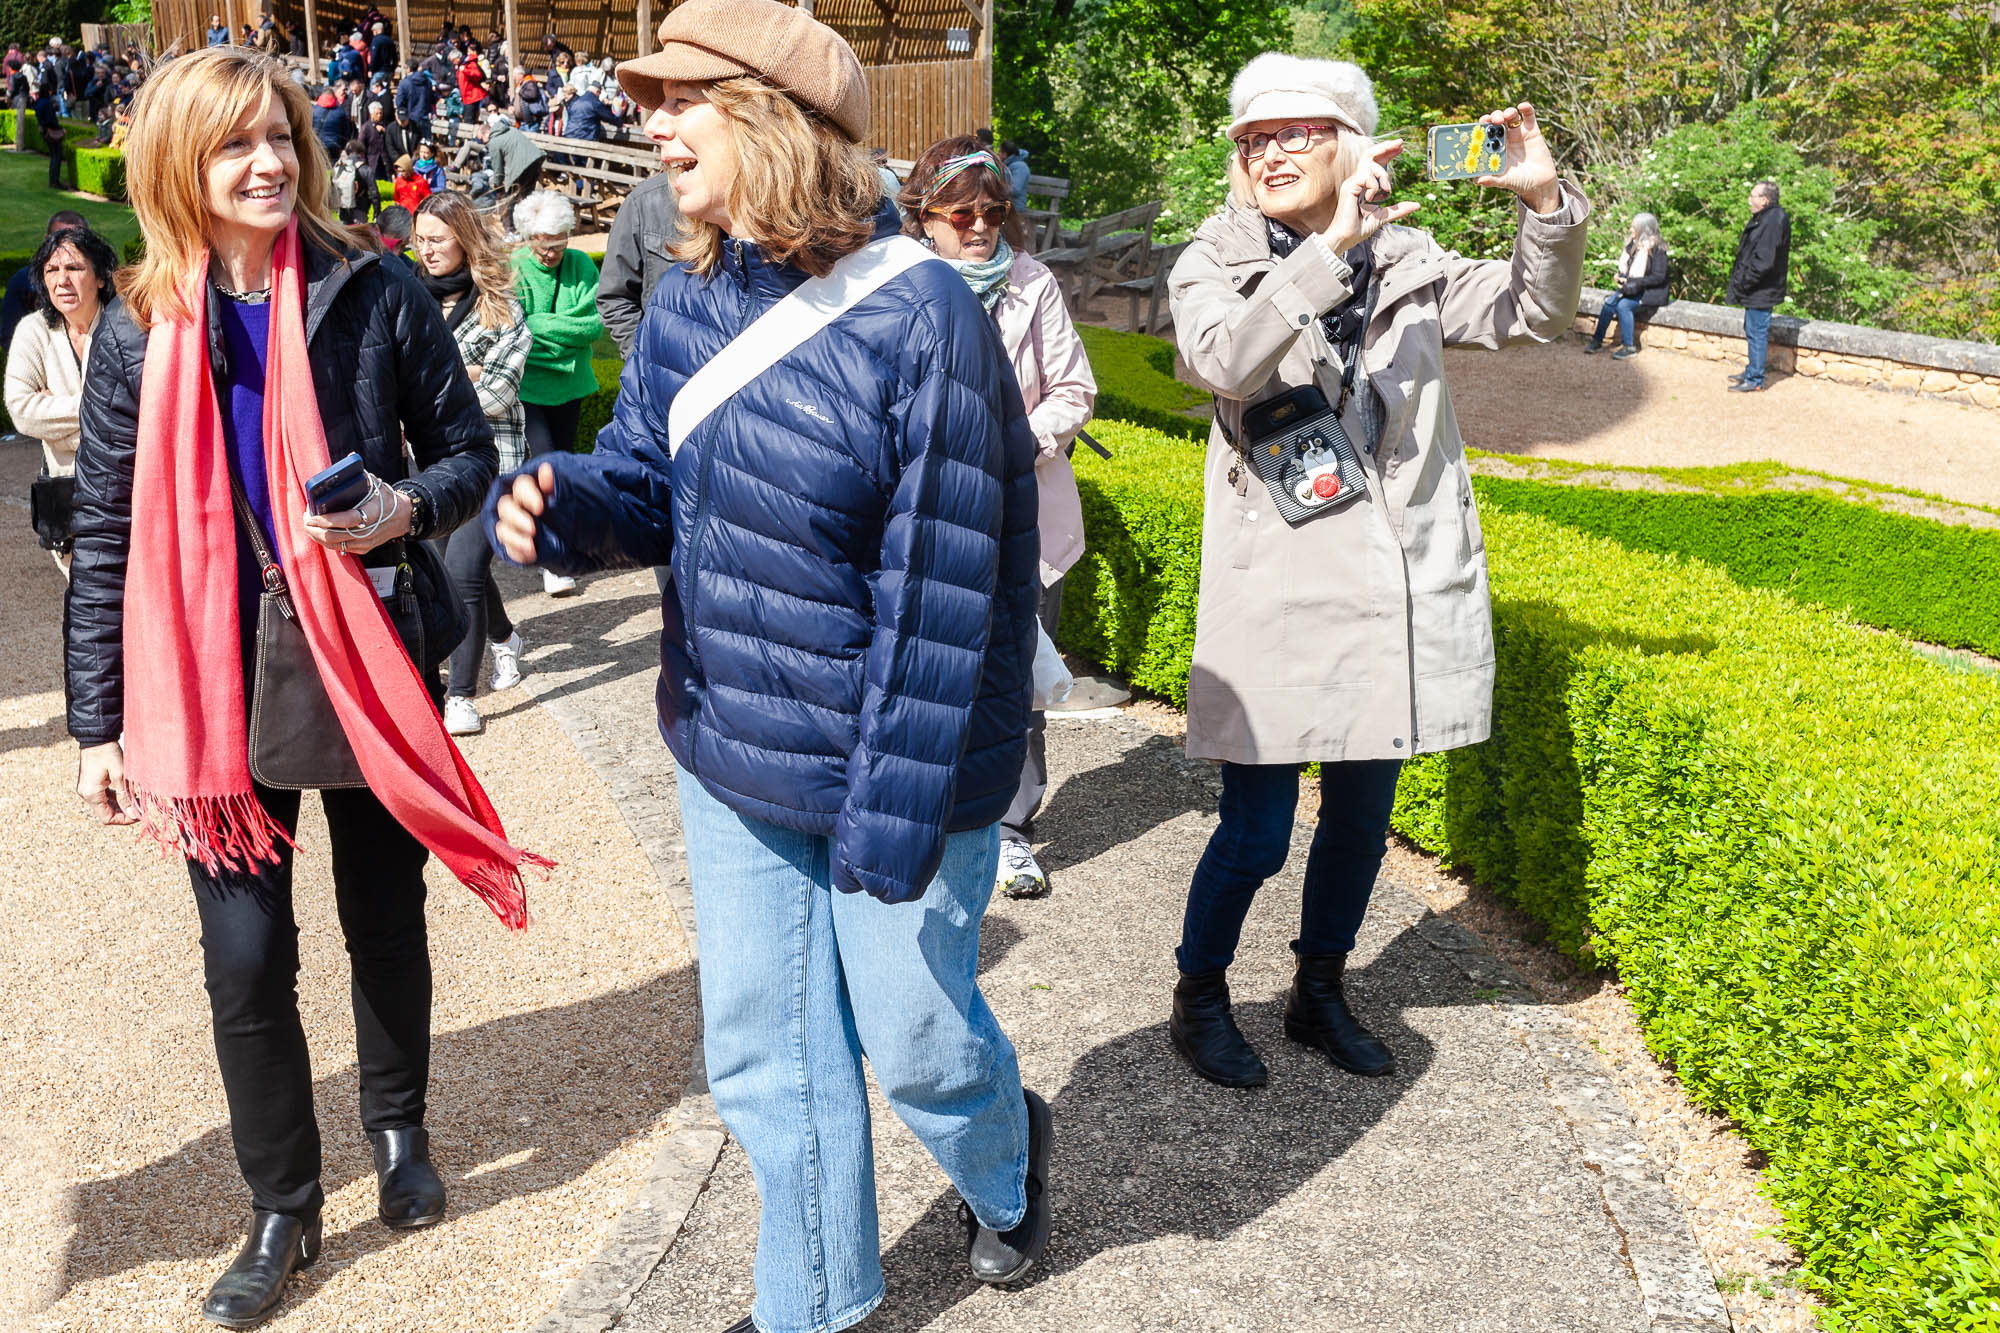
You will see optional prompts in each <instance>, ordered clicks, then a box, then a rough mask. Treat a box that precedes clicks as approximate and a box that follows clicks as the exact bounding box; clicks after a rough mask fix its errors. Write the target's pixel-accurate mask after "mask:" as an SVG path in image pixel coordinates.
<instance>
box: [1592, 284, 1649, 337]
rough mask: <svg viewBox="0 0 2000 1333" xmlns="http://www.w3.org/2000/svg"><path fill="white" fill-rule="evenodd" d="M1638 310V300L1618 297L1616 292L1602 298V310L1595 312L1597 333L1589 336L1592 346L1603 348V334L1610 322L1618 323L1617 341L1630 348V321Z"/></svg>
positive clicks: (1634, 297) (1632, 297)
mask: <svg viewBox="0 0 2000 1333" xmlns="http://www.w3.org/2000/svg"><path fill="white" fill-rule="evenodd" d="M1638 309H1639V298H1638V297H1636V296H1620V295H1619V294H1618V293H1617V292H1613V293H1611V295H1609V296H1607V297H1605V298H1604V308H1603V309H1602V310H1600V311H1598V312H1597V332H1596V333H1593V334H1592V335H1591V336H1590V341H1591V343H1592V345H1593V346H1600V347H1601V346H1603V344H1604V332H1605V330H1606V329H1609V328H1610V327H1611V321H1612V320H1613V319H1616V320H1617V321H1618V341H1619V342H1620V343H1623V344H1624V345H1625V346H1627V347H1630V346H1632V345H1633V342H1632V320H1633V316H1634V315H1635V314H1636V312H1637V311H1638Z"/></svg>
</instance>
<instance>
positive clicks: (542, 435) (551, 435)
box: [521, 398, 595, 458]
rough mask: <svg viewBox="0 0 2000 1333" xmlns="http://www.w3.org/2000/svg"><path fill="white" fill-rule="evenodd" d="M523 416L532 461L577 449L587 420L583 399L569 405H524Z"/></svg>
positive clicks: (522, 406) (570, 402)
mask: <svg viewBox="0 0 2000 1333" xmlns="http://www.w3.org/2000/svg"><path fill="white" fill-rule="evenodd" d="M521 414H522V415H523V416H524V417H525V418H526V422H525V425H526V427H527V431H526V434H527V437H528V457H530V458H536V457H539V456H540V455H542V454H554V453H568V452H569V451H570V450H572V449H574V448H575V447H576V428H577V426H578V425H579V424H580V423H581V422H582V420H583V399H581V398H572V399H570V400H569V401H568V402H566V403H530V402H526V401H523V402H522V404H521ZM592 443H593V444H594V443H595V441H592Z"/></svg>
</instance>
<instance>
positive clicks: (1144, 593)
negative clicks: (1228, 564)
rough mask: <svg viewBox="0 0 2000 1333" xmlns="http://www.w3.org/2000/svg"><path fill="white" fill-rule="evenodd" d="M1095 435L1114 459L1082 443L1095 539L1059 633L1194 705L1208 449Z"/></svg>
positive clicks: (1127, 428) (1081, 472) (1131, 676)
mask: <svg viewBox="0 0 2000 1333" xmlns="http://www.w3.org/2000/svg"><path fill="white" fill-rule="evenodd" d="M1101 384H1102V381H1101V380H1100V385H1101ZM1098 401H1099V402H1102V401H1103V398H1102V397H1101V396H1100V397H1099V400H1098ZM1090 431H1091V434H1092V435H1094V436H1095V437H1096V438H1097V439H1098V440H1099V441H1100V442H1102V443H1103V444H1104V446H1105V447H1106V448H1108V449H1110V450H1111V451H1112V454H1113V455H1114V457H1113V458H1112V460H1111V461H1110V462H1108V463H1107V462H1105V461H1104V460H1103V459H1101V458H1099V457H1098V456H1097V455H1096V454H1094V453H1091V452H1090V451H1089V450H1087V449H1078V450H1077V451H1076V453H1075V454H1074V456H1073V459H1072V461H1073V462H1074V464H1075V466H1076V479H1077V491H1078V493H1079V494H1080V495H1081V496H1082V499H1083V526H1084V532H1085V534H1086V536H1085V545H1084V552H1083V558H1082V559H1080V560H1079V561H1077V563H1076V565H1075V566H1074V567H1073V568H1072V569H1071V570H1070V572H1069V577H1068V578H1067V579H1066V580H1065V582H1064V584H1063V617H1062V626H1061V629H1060V631H1059V632H1058V634H1057V636H1056V637H1057V638H1058V639H1060V640H1061V642H1062V645H1063V646H1064V647H1065V648H1068V649H1069V650H1071V651H1072V652H1075V653H1078V654H1081V655H1082V656H1084V657H1086V658H1088V659H1090V660H1091V661H1093V662H1101V663H1103V664H1104V665H1105V666H1107V667H1109V668H1111V670H1113V671H1115V672H1117V673H1118V674H1119V675H1121V676H1123V677H1124V678H1125V679H1127V680H1129V681H1131V682H1132V683H1133V684H1134V685H1136V686H1138V687H1139V688H1140V689H1142V690H1149V691H1151V692H1152V693H1154V694H1159V695H1164V696H1165V697H1167V698H1168V699H1171V700H1173V701H1174V703H1175V704H1176V705H1177V706H1180V707H1185V706H1186V704H1187V677H1188V657H1189V655H1190V654H1191V653H1192V652H1193V651H1194V604H1195V592H1196V590H1197V589H1198V588H1199V587H1200V583H1201V462H1202V457H1203V449H1202V446H1200V445H1198V444H1193V443H1190V442H1189V441H1187V440H1184V439H1178V438H1176V437H1174V436H1171V435H1165V434H1162V433H1161V432H1159V431H1155V430H1148V429H1146V428H1145V427H1144V426H1132V425H1126V424H1124V423H1122V422H1117V421H1097V422H1094V423H1092V425H1091V427H1090Z"/></svg>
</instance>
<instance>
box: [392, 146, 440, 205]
mask: <svg viewBox="0 0 2000 1333" xmlns="http://www.w3.org/2000/svg"><path fill="white" fill-rule="evenodd" d="M395 190H396V202H397V203H399V204H401V205H402V206H403V207H404V208H407V209H409V210H410V212H412V213H415V212H416V211H417V205H418V204H421V203H422V202H423V201H424V200H426V199H428V198H430V197H431V183H430V182H429V181H427V180H425V179H424V178H423V177H422V176H419V175H418V174H417V168H416V163H415V162H414V161H412V160H411V158H410V155H409V154H408V153H405V154H403V155H402V156H401V157H399V158H397V159H396V185H395Z"/></svg>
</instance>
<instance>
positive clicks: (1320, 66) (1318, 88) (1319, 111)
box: [1228, 51, 1380, 139]
mask: <svg viewBox="0 0 2000 1333" xmlns="http://www.w3.org/2000/svg"><path fill="white" fill-rule="evenodd" d="M1229 111H1230V114H1231V115H1232V116H1234V117H1235V119H1234V120H1232V121H1231V122H1230V125H1229V131H1228V133H1229V137H1230V138H1232V139H1234V138H1235V137H1236V136H1237V135H1239V134H1241V133H1242V132H1243V127H1244V126H1245V125H1251V124H1255V123H1256V122H1257V121H1260V120H1289V119H1292V118H1295V117H1311V116H1326V117H1329V118H1330V119H1333V120H1337V121H1339V122H1340V123H1341V124H1343V125H1346V126H1347V127H1348V128H1350V129H1354V130H1358V131H1360V132H1361V133H1363V134H1367V135H1373V134H1374V133H1375V124H1376V121H1377V119H1378V118H1379V116H1380V113H1379V112H1378V111H1377V110H1376V109H1375V85H1374V84H1373V83H1371V82H1370V81H1369V78H1368V76H1367V75H1366V74H1364V73H1363V72H1362V70H1361V66H1359V65H1353V64H1349V63H1348V62H1347V61H1345V60H1302V59H1300V58H1299V57H1298V56H1288V55H1282V54H1280V53H1278V52H1276V51H1267V52H1266V53H1264V54H1263V55H1261V56H1258V57H1257V58H1256V59H1255V60H1253V61H1251V62H1250V63H1249V64H1247V65H1245V66H1244V67H1243V72H1242V73H1240V74H1238V75H1237V76H1236V81H1235V82H1234V83H1232V84H1230V85H1229Z"/></svg>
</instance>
